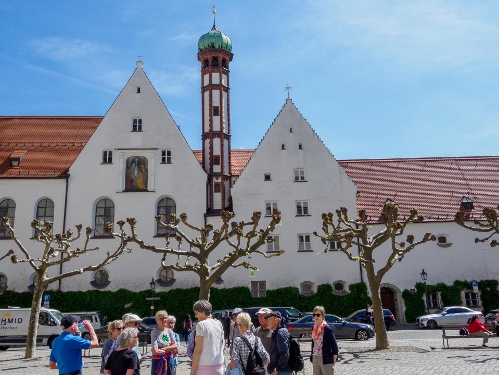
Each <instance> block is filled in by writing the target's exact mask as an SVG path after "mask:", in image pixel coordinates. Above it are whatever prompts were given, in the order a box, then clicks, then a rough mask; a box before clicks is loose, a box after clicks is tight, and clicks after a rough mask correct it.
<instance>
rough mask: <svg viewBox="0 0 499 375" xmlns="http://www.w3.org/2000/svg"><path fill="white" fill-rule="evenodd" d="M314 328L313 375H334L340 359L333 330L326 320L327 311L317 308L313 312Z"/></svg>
mask: <svg viewBox="0 0 499 375" xmlns="http://www.w3.org/2000/svg"><path fill="white" fill-rule="evenodd" d="M313 316H314V322H315V324H314V328H313V329H312V351H311V353H310V361H311V362H312V371H313V375H333V374H334V363H335V362H336V359H337V358H338V344H337V343H336V337H334V333H333V329H332V328H331V327H330V326H329V325H328V324H327V322H326V320H325V319H324V318H325V316H326V309H324V307H323V306H315V307H314V311H313Z"/></svg>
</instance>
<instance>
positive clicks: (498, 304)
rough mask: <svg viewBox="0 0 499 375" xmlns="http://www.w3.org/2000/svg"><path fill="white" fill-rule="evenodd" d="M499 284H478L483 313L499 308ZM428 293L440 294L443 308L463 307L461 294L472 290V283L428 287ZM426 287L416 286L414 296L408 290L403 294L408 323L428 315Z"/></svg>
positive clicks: (421, 284)
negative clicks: (425, 299)
mask: <svg viewBox="0 0 499 375" xmlns="http://www.w3.org/2000/svg"><path fill="white" fill-rule="evenodd" d="M498 284H499V282H498V281H497V280H481V281H479V282H478V291H479V294H480V301H481V305H482V309H483V311H482V313H484V314H485V313H487V312H488V311H490V310H492V309H496V308H499V290H498V289H497V287H498ZM426 289H427V291H428V293H440V298H441V299H442V305H443V306H461V305H462V304H463V301H462V299H461V293H462V292H463V291H464V290H472V286H471V282H470V281H461V280H456V281H454V283H453V284H452V285H446V284H444V283H439V284H437V285H427V286H426ZM424 294H425V286H424V284H423V283H417V284H416V293H415V294H412V293H410V292H409V291H408V290H407V289H406V290H404V291H403V292H402V298H403V299H404V305H405V319H406V321H407V322H408V323H412V322H415V321H416V318H417V317H418V316H419V315H424V314H425V313H426V309H425V304H424Z"/></svg>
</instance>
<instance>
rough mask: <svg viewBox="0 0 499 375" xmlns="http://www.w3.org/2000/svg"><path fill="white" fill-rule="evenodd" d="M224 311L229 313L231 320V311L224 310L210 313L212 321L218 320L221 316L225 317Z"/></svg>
mask: <svg viewBox="0 0 499 375" xmlns="http://www.w3.org/2000/svg"><path fill="white" fill-rule="evenodd" d="M226 311H229V315H230V317H231V318H232V309H225V310H215V311H213V312H212V313H211V317H212V318H213V319H218V320H220V319H221V318H222V316H224V315H225V312H226Z"/></svg>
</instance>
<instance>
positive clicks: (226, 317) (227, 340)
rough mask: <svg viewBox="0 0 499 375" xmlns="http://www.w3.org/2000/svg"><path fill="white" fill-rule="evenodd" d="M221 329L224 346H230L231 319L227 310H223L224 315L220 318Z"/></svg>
mask: <svg viewBox="0 0 499 375" xmlns="http://www.w3.org/2000/svg"><path fill="white" fill-rule="evenodd" d="M220 322H221V323H222V327H223V329H224V338H225V346H229V345H230V324H231V322H232V319H231V318H230V314H229V310H225V315H224V316H222V318H220Z"/></svg>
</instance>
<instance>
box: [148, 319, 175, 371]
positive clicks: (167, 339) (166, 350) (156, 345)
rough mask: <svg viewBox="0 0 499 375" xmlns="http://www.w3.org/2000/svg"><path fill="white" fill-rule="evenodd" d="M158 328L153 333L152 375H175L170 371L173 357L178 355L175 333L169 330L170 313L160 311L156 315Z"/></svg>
mask: <svg viewBox="0 0 499 375" xmlns="http://www.w3.org/2000/svg"><path fill="white" fill-rule="evenodd" d="M155 318H156V323H157V324H158V326H157V327H156V328H155V329H153V330H152V331H151V353H152V364H151V375H173V374H171V371H169V363H170V359H171V357H172V355H174V354H178V346H177V343H176V342H175V336H174V335H173V331H172V330H171V329H170V328H168V326H167V321H168V313H167V312H166V311H165V310H160V311H158V312H157V313H156V315H155Z"/></svg>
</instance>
